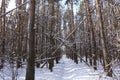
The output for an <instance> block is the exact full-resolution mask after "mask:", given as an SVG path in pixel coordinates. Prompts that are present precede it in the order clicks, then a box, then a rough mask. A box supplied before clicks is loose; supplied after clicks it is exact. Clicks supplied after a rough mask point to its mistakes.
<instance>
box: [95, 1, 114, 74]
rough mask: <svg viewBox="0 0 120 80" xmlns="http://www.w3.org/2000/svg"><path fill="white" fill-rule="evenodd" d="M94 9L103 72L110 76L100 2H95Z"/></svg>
mask: <svg viewBox="0 0 120 80" xmlns="http://www.w3.org/2000/svg"><path fill="white" fill-rule="evenodd" d="M96 9H97V15H98V20H99V27H100V37H101V46H102V53H103V65H104V70H105V71H106V72H107V75H108V76H112V69H111V67H110V65H109V61H108V60H107V57H108V52H107V49H106V47H107V46H106V44H105V33H104V30H103V29H104V28H103V27H104V25H103V19H102V12H101V6H100V0H96Z"/></svg>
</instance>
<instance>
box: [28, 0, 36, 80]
mask: <svg viewBox="0 0 120 80" xmlns="http://www.w3.org/2000/svg"><path fill="white" fill-rule="evenodd" d="M34 23H35V0H30V12H29V48H28V50H29V51H28V62H27V71H26V80H34V79H35V77H34V75H35V66H34V65H35V49H34V46H35V43H34V42H35V38H34V37H35V30H34Z"/></svg>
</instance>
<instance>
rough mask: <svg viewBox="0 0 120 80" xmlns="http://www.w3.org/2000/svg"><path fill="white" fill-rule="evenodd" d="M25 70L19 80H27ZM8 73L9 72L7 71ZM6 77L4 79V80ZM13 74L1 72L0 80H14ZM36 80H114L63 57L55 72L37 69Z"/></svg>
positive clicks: (22, 69) (20, 71) (22, 70)
mask: <svg viewBox="0 0 120 80" xmlns="http://www.w3.org/2000/svg"><path fill="white" fill-rule="evenodd" d="M25 71H26V69H25V68H21V69H19V71H18V72H19V73H18V76H17V80H25V73H26V72H25ZM6 72H7V71H6ZM3 75H4V79H3ZM10 75H11V72H10V71H8V72H7V73H2V71H1V72H0V77H1V79H0V80H12V79H11V76H10ZM35 80H113V79H110V78H108V77H106V76H105V73H104V72H103V71H102V70H99V71H94V70H93V69H92V68H90V67H88V66H86V65H85V64H84V63H80V62H79V64H75V63H74V62H73V61H72V60H70V59H67V58H66V56H65V55H63V57H62V59H61V60H60V63H59V64H55V66H54V69H53V72H50V70H49V69H48V68H42V69H40V68H36V72H35Z"/></svg>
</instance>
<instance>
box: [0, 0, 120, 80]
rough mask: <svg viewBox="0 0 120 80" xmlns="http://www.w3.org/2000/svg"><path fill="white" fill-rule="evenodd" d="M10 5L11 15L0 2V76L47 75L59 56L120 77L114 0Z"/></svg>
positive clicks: (32, 0) (22, 0)
mask: <svg viewBox="0 0 120 80" xmlns="http://www.w3.org/2000/svg"><path fill="white" fill-rule="evenodd" d="M14 1H15V3H14V4H15V8H14V9H12V10H8V7H10V6H9V4H11V0H1V1H0V71H1V70H4V69H5V68H9V69H10V70H11V71H12V72H11V75H12V80H17V76H18V75H17V74H18V73H19V69H21V68H26V76H25V80H35V69H36V68H44V67H47V68H48V69H49V70H50V71H51V72H53V71H54V69H53V68H54V65H55V64H60V63H59V60H60V59H61V57H62V55H66V56H67V58H69V59H72V60H73V61H74V62H75V63H76V64H78V63H80V62H81V63H85V64H86V65H87V66H89V67H92V68H93V69H94V70H99V67H100V66H102V68H103V70H104V72H105V73H106V76H109V77H112V78H116V80H118V79H119V78H120V77H119V76H117V75H116V73H115V71H114V67H117V66H120V65H119V63H120V28H119V27H120V1H119V0H14ZM118 74H120V73H118Z"/></svg>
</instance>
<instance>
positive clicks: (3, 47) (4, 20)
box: [0, 0, 6, 69]
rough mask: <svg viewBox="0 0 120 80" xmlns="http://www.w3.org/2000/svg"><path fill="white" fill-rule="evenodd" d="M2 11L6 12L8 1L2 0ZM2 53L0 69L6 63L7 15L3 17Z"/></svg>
mask: <svg viewBox="0 0 120 80" xmlns="http://www.w3.org/2000/svg"><path fill="white" fill-rule="evenodd" d="M1 12H2V13H3V14H4V13H5V12H6V1H5V0H2V6H1ZM1 27H2V38H3V39H2V50H1V52H2V54H1V62H0V63H1V64H0V69H1V68H3V65H4V54H5V27H6V16H3V18H2V26H1Z"/></svg>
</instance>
